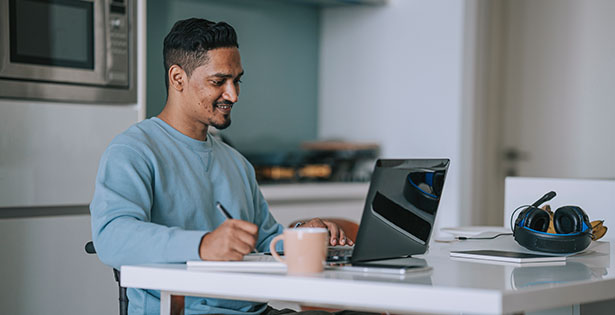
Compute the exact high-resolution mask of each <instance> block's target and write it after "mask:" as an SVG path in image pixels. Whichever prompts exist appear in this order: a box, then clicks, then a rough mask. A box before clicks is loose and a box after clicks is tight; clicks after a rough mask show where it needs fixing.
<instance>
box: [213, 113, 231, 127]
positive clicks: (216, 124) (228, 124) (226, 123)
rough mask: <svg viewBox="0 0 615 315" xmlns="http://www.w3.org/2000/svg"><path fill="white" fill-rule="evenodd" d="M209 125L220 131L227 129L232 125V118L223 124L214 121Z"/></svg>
mask: <svg viewBox="0 0 615 315" xmlns="http://www.w3.org/2000/svg"><path fill="white" fill-rule="evenodd" d="M229 116H230V114H229ZM209 125H210V126H213V127H215V128H216V129H218V130H222V129H226V128H228V126H230V125H231V117H229V118H228V119H227V120H225V121H224V122H223V123H221V124H218V123H216V122H214V121H212V122H211V123H210V124H209Z"/></svg>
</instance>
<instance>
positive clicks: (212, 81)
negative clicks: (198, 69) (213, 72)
mask: <svg viewBox="0 0 615 315" xmlns="http://www.w3.org/2000/svg"><path fill="white" fill-rule="evenodd" d="M222 83H224V81H220V80H211V84H213V85H217V86H220V85H222Z"/></svg>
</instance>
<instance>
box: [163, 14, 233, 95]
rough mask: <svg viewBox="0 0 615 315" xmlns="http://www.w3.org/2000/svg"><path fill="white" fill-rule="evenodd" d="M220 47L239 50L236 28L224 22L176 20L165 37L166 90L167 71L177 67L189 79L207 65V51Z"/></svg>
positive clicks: (167, 83) (167, 84) (196, 19)
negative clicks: (193, 73) (180, 68)
mask: <svg viewBox="0 0 615 315" xmlns="http://www.w3.org/2000/svg"><path fill="white" fill-rule="evenodd" d="M222 47H239V45H238V44H237V33H235V29H234V28H233V27H232V26H230V25H228V24H227V23H225V22H218V23H215V22H212V21H208V20H205V19H198V18H190V19H186V20H181V21H177V22H176V23H175V25H173V27H172V28H171V31H170V32H169V34H167V36H166V37H165V38H164V48H163V50H162V56H163V58H164V79H165V80H164V83H165V85H166V87H167V93H168V90H169V68H171V66H172V65H178V66H180V67H182V69H184V71H186V74H187V75H188V76H190V75H191V74H192V71H194V69H196V68H198V67H199V66H201V65H203V64H204V63H205V62H207V51H208V50H211V49H215V48H222Z"/></svg>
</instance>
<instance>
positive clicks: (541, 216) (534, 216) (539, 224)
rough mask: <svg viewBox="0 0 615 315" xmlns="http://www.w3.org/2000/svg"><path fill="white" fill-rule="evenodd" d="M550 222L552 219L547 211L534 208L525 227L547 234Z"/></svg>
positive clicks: (527, 217) (526, 218) (524, 223)
mask: <svg viewBox="0 0 615 315" xmlns="http://www.w3.org/2000/svg"><path fill="white" fill-rule="evenodd" d="M550 221H551V217H550V216H549V213H548V212H547V211H544V210H542V209H539V208H535V207H534V208H532V209H530V210H529V212H528V214H527V216H526V217H525V221H524V222H523V226H525V227H527V228H530V229H532V230H536V231H539V232H546V231H547V229H548V228H549V222H550Z"/></svg>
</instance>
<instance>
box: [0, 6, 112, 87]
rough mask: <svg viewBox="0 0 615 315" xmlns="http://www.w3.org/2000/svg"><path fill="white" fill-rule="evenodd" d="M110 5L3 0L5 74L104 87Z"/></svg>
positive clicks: (0, 67) (1, 63)
mask: <svg viewBox="0 0 615 315" xmlns="http://www.w3.org/2000/svg"><path fill="white" fill-rule="evenodd" d="M105 9H106V8H105V5H104V3H103V1H99V0H90V1H82V0H64V1H48V2H47V1H36V0H0V12H1V14H2V19H1V20H2V22H0V23H1V25H2V26H1V28H0V45H2V47H1V48H2V49H0V54H1V55H0V77H3V78H12V79H20V80H28V81H39V82H52V83H69V84H80V85H105V84H106V80H107V78H106V69H105V68H106V64H107V61H106V58H107V55H106V54H105V51H106V47H105V44H106V40H105V39H106V35H107V34H106V29H105V25H106V24H105V14H106V13H105ZM7 16H8V18H5V17H7ZM7 47H8V49H7Z"/></svg>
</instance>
